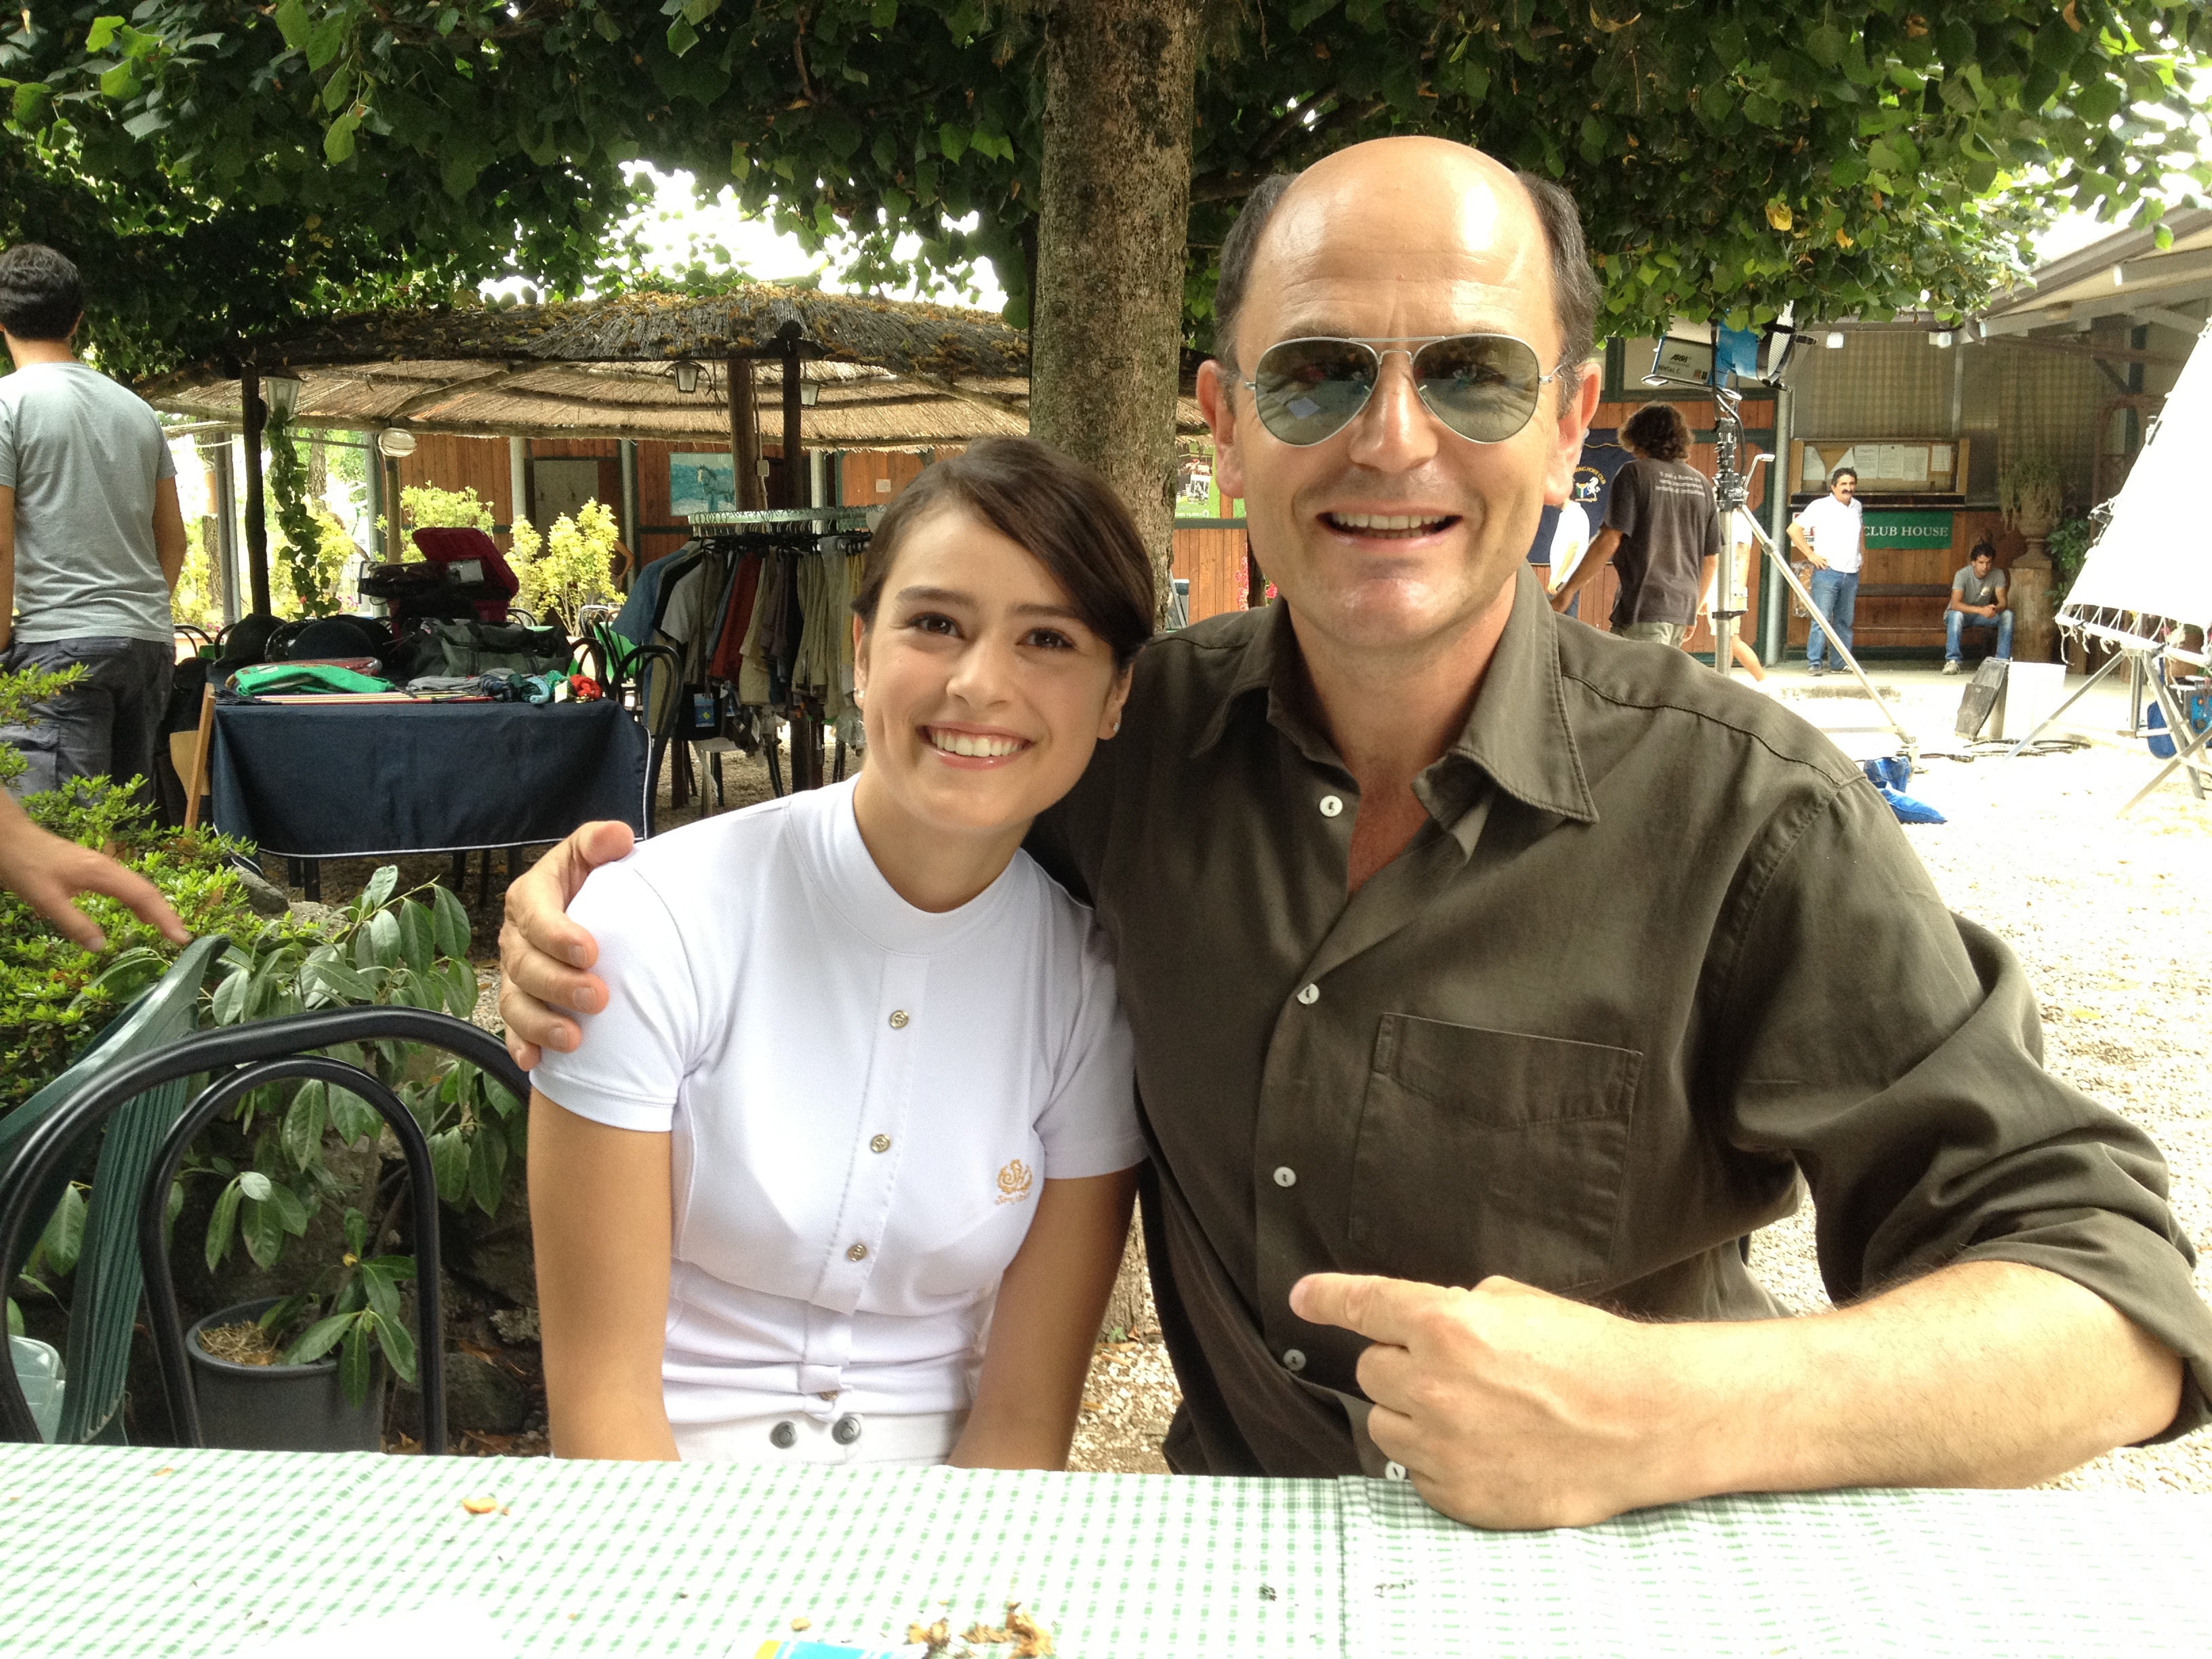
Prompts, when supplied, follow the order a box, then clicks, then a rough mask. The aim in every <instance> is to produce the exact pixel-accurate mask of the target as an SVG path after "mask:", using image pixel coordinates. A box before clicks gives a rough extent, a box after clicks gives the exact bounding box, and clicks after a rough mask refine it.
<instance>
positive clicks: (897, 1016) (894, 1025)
mask: <svg viewBox="0 0 2212 1659" xmlns="http://www.w3.org/2000/svg"><path fill="white" fill-rule="evenodd" d="M906 1028H907V1012H906V1010H905V1009H903V1008H894V1009H892V1010H891V1030H894V1031H903V1030H906Z"/></svg>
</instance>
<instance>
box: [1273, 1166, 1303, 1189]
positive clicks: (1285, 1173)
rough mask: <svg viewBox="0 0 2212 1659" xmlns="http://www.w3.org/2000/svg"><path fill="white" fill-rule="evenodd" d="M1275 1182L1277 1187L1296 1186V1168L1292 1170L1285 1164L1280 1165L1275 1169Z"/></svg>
mask: <svg viewBox="0 0 2212 1659" xmlns="http://www.w3.org/2000/svg"><path fill="white" fill-rule="evenodd" d="M1275 1184H1276V1185H1277V1186H1278V1187H1295V1186H1297V1184H1298V1172H1297V1170H1293V1169H1292V1168H1291V1166H1290V1165H1289V1164H1283V1165H1281V1166H1280V1167H1279V1168H1278V1169H1277V1170H1276V1171H1275Z"/></svg>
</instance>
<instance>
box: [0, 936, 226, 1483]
mask: <svg viewBox="0 0 2212 1659" xmlns="http://www.w3.org/2000/svg"><path fill="white" fill-rule="evenodd" d="M229 943H230V941H229V940H228V939H225V938H223V937H222V935H220V934H217V935H215V936H213V937H211V938H208V939H195V940H193V941H192V943H191V944H190V945H186V946H185V950H184V952H183V954H181V955H180V956H179V957H178V958H177V959H176V961H175V962H174V963H172V964H171V965H170V968H169V971H168V972H167V973H166V974H164V975H161V979H160V980H159V981H156V982H155V983H154V984H153V985H150V986H149V987H147V988H146V989H145V990H144V991H143V992H142V993H141V994H139V995H138V997H137V999H136V1000H133V1001H132V1003H131V1006H129V1007H127V1008H125V1010H124V1011H123V1012H121V1013H120V1014H118V1015H117V1016H116V1017H115V1018H113V1019H112V1020H111V1021H109V1022H108V1024H107V1028H106V1030H103V1031H102V1032H100V1035H99V1036H97V1037H95V1038H94V1039H93V1042H92V1046H91V1047H90V1048H87V1049H86V1050H85V1051H84V1053H83V1054H81V1055H79V1056H78V1057H77V1060H76V1063H75V1064H73V1065H72V1066H70V1068H69V1070H67V1071H66V1072H64V1073H62V1074H61V1075H60V1076H59V1077H58V1078H56V1079H54V1080H53V1081H52V1082H51V1083H49V1084H48V1085H46V1087H45V1088H43V1089H41V1090H40V1091H39V1092H38V1093H36V1094H35V1095H33V1096H32V1097H30V1098H29V1099H28V1100H27V1101H25V1102H24V1103H22V1104H21V1106H18V1107H17V1108H16V1109H15V1110H14V1111H12V1112H10V1113H9V1114H8V1115H7V1116H6V1117H4V1118H0V1186H4V1184H5V1183H6V1182H8V1181H9V1179H10V1177H11V1175H12V1172H13V1165H14V1163H15V1151H16V1148H17V1146H19V1144H20V1143H21V1140H22V1139H23V1137H24V1136H25V1135H26V1134H27V1133H29V1132H30V1131H31V1130H32V1129H33V1128H34V1127H37V1126H38V1125H39V1124H40V1122H42V1121H44V1120H45V1119H46V1116H47V1115H48V1114H49V1113H51V1112H52V1111H53V1110H54V1109H56V1108H57V1107H58V1106H60V1105H61V1104H62V1103H63V1102H64V1101H66V1100H67V1099H69V1098H70V1097H71V1096H72V1095H74V1094H75V1093H76V1091H79V1090H80V1089H82V1088H83V1087H84V1086H85V1085H87V1084H88V1083H90V1082H91V1081H93V1080H94V1079H95V1078H98V1077H100V1075H102V1074H103V1073H107V1072H112V1071H113V1070H115V1069H116V1068H117V1067H118V1066H123V1065H126V1064H128V1063H129V1062H130V1061H131V1060H137V1059H138V1058H139V1057H140V1056H141V1055H143V1054H151V1053H152V1052H154V1051H155V1049H157V1048H167V1047H168V1046H169V1045H170V1044H171V1043H173V1042H176V1041H177V1040H178V1039H179V1038H180V1037H182V1036H185V1035H186V1034H187V1033H189V1032H191V1030H193V1029H194V1027H195V1026H197V1024H198V1003H199V995H200V987H201V985H202V983H203V982H204V981H205V980H206V978H207V976H208V973H209V971H210V969H212V968H213V967H214V965H215V961H216V957H218V956H220V955H221V954H222V951H223V950H224V949H225V948H226V947H227V946H228V945H229ZM188 1082H189V1079H184V1078H179V1079H177V1080H176V1081H175V1082H173V1083H166V1084H163V1085H161V1087H159V1088H156V1089H149V1090H148V1091H146V1092H145V1093H144V1094H143V1095H140V1096H139V1097H137V1099H135V1100H133V1101H132V1102H131V1103H130V1104H129V1105H127V1106H125V1107H124V1108H123V1109H121V1110H120V1111H118V1112H117V1113H116V1114H115V1115H114V1117H113V1118H112V1119H111V1120H110V1121H109V1122H108V1125H107V1132H106V1139H104V1140H103V1141H102V1142H101V1143H100V1162H99V1164H98V1165H97V1167H96V1169H95V1170H94V1176H93V1182H92V1198H91V1200H90V1202H89V1203H88V1205H87V1206H86V1208H85V1217H84V1243H83V1247H82V1249H81V1250H80V1251H79V1252H78V1255H77V1260H76V1278H75V1279H74V1281H73V1285H74V1293H73V1294H72V1296H71V1297H70V1326H69V1346H68V1349H67V1351H66V1353H65V1355H64V1371H63V1374H64V1378H65V1381H64V1386H63V1394H62V1412H61V1423H60V1427H59V1428H58V1430H57V1431H56V1432H55V1435H54V1438H55V1440H56V1441H57V1442H61V1443H70V1444H88V1443H92V1442H94V1441H108V1442H111V1443H112V1442H119V1441H120V1440H121V1439H122V1431H123V1416H122V1408H123V1389H124V1383H125V1379H126V1377H127V1376H128V1374H129V1372H130V1369H131V1327H132V1326H133V1325H134V1324H136V1323H137V1318H138V1296H139V1291H141V1289H142V1288H143V1279H142V1278H141V1276H140V1271H139V1266H138V1231H137V1227H138V1194H139V1189H140V1188H142V1187H143V1185H144V1184H145V1182H146V1176H147V1172H148V1170H150V1169H152V1167H153V1164H154V1158H155V1154H156V1153H157V1152H159V1151H160V1150H161V1142H162V1139H163V1138H164V1137H165V1136H167V1133H169V1131H170V1129H171V1128H172V1127H173V1126H174V1125H175V1123H176V1121H177V1120H178V1119H179V1117H181V1116H182V1115H184V1110H185V1101H186V1098H187V1097H186V1093H185V1090H186V1085H187V1084H188ZM93 1133H98V1132H97V1131H96V1130H94V1132H93ZM90 1145H91V1135H90V1134H88V1136H87V1139H86V1145H85V1147H84V1148H82V1149H80V1152H79V1155H78V1156H77V1157H76V1158H72V1159H71V1160H70V1166H71V1167H78V1166H81V1165H82V1162H83V1158H82V1152H83V1151H86V1150H89V1148H90ZM68 1178H69V1176H68V1173H67V1171H66V1170H65V1171H64V1174H63V1175H61V1176H59V1177H58V1178H57V1179H56V1180H55V1181H54V1182H52V1183H50V1185H49V1188H48V1190H46V1191H44V1192H41V1193H40V1194H39V1196H38V1200H37V1206H36V1208H35V1210H34V1211H33V1216H32V1225H31V1227H30V1229H29V1230H28V1231H27V1233H26V1237H32V1238H35V1237H37V1236H38V1234H39V1233H40V1231H44V1230H45V1228H46V1222H47V1219H48V1218H50V1217H51V1216H52V1213H53V1209H54V1206H55V1205H57V1204H58V1203H59V1202H60V1201H61V1195H62V1189H63V1187H64V1185H65V1184H66V1182H67V1181H68Z"/></svg>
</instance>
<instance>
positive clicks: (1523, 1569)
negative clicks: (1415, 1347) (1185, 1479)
mask: <svg viewBox="0 0 2212 1659" xmlns="http://www.w3.org/2000/svg"><path fill="white" fill-rule="evenodd" d="M1341 1510H1342V1518H1343V1524H1344V1568H1345V1571H1344V1607H1345V1623H1346V1630H1347V1632H1353V1633H1355V1634H1356V1635H1357V1636H1358V1638H1360V1642H1359V1644H1358V1645H1348V1649H1347V1650H1348V1652H1350V1653H1352V1654H1356V1655H1357V1656H1358V1659H1455V1656H1459V1655H1468V1656H1474V1655H1477V1654H1480V1655H1485V1656H1488V1655H1495V1654H1558V1655H1562V1656H1565V1655H1577V1656H1586V1655H1595V1654H1633V1655H1650V1654H1681V1655H1685V1656H1687V1655H1697V1656H1700V1659H1735V1656H1743V1659H1750V1656H1754V1655H1757V1656H1766V1655H1776V1654H1790V1655H1798V1654H1818V1655H1838V1656H1845V1655H1848V1656H1854V1659H1858V1656H1872V1655H1886V1654H1896V1655H1899V1656H1905V1655H1911V1656H1914V1659H1919V1656H1926V1655H1935V1654H1946V1655H1948V1654H1972V1655H2000V1654H2001V1655H2003V1656H2006V1659H2027V1656H2037V1655H2049V1656H2054V1659H2055V1656H2060V1655H2063V1656H2069V1659H2076V1656H2087V1655H2103V1654H2109V1655H2115V1656H2118V1655H2126V1656H2131V1659H2132V1656H2146V1655H2160V1654H2176V1655H2179V1654H2188V1655H2191V1656H2196V1659H2203V1656H2207V1655H2212V1498H2201V1497H2188V1496H2184V1495H2180V1494H2174V1495H2172V1496H2147V1495H2137V1494H2135V1493H2096V1494H2091V1493H2085V1492H1822V1493H1814V1494H1807V1495H1802V1496H1768V1495H1753V1496H1745V1497H1737V1498H1707V1499H1705V1500H1703V1501H1701V1502H1699V1503H1693V1504H1672V1505H1670V1506H1668V1507H1667V1508H1665V1509H1658V1510H1639V1511H1638V1512H1636V1513H1634V1514H1632V1515H1625V1516H1620V1518H1618V1519H1617V1520H1613V1521H1610V1522H1607V1523H1606V1524H1604V1525H1602V1526H1597V1527H1589V1528H1583V1529H1580V1530H1577V1531H1571V1532H1567V1531H1561V1532H1532V1533H1500V1532H1480V1531H1478V1530H1476V1529H1475V1528H1471V1527H1463V1526H1461V1525H1459V1524H1458V1523H1457V1522H1453V1521H1448V1520H1446V1519H1445V1518H1444V1517H1443V1516H1440V1515H1438V1514H1437V1512H1436V1511H1435V1510H1431V1509H1430V1508H1429V1507H1428V1506H1427V1505H1426V1504H1424V1503H1422V1502H1421V1499H1420V1497H1419V1494H1418V1493H1417V1492H1414V1491H1413V1489H1412V1488H1411V1487H1409V1486H1402V1485H1395V1484H1386V1483H1385V1482H1383V1481H1379V1480H1353V1481H1346V1482H1344V1483H1343V1501H1342V1504H1341Z"/></svg>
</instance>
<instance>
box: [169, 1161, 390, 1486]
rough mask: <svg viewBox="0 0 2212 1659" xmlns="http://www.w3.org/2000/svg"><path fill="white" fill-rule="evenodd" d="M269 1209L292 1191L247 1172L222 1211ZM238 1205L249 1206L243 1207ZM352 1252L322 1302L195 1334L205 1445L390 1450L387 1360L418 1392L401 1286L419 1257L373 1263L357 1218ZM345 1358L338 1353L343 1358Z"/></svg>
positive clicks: (311, 1294)
mask: <svg viewBox="0 0 2212 1659" xmlns="http://www.w3.org/2000/svg"><path fill="white" fill-rule="evenodd" d="M257 1186H258V1187H259V1188H265V1189H266V1190H265V1191H264V1193H263V1194H262V1200H263V1201H267V1200H268V1198H269V1195H270V1194H273V1193H275V1192H277V1191H281V1190H283V1189H282V1188H276V1187H275V1186H274V1185H273V1184H272V1183H270V1182H269V1181H268V1178H267V1177H266V1176H261V1175H259V1174H258V1172H257V1171H254V1170H244V1171H241V1172H240V1175H239V1176H238V1177H237V1179H236V1180H235V1181H234V1182H233V1184H232V1185H231V1186H230V1187H229V1188H226V1189H225V1190H224V1194H223V1198H222V1200H220V1201H219V1205H218V1207H220V1206H221V1204H222V1203H233V1204H235V1203H243V1202H244V1201H246V1197H245V1196H244V1195H251V1194H252V1193H253V1192H254V1190H255V1189H256V1188H257ZM234 1195H240V1196H235V1197H234ZM345 1235H346V1244H347V1249H346V1253H345V1255H344V1256H343V1258H342V1259H341V1260H340V1261H339V1263H338V1264H337V1267H336V1268H335V1270H334V1271H333V1272H332V1273H331V1274H330V1275H328V1282H327V1283H326V1284H325V1285H322V1286H320V1287H319V1288H318V1289H317V1290H316V1291H295V1292H294V1293H293V1294H292V1295H290V1296H287V1297H263V1298H261V1299H260V1300H258V1301H254V1302H248V1303H244V1304H240V1305H238V1306H236V1307H231V1308H225V1309H223V1310H220V1311H219V1312H216V1313H212V1314H210V1315H209V1316H207V1317H206V1318H204V1319H203V1320H201V1321H200V1322H198V1323H197V1324H196V1325H194V1326H193V1327H192V1328H191V1331H190V1332H189V1333H187V1335H186V1339H185V1355H186V1356H187V1357H188V1358H190V1360H191V1366H192V1393H193V1396H194V1398H195V1400H196V1401H197V1403H198V1406H199V1415H200V1436H201V1438H202V1439H203V1440H204V1441H205V1442H206V1443H208V1444H209V1445H211V1446H233V1447H238V1448H240V1449H246V1450H250V1451H375V1450H377V1449H380V1445H381V1443H382V1437H383V1436H382V1430H383V1424H384V1389H385V1374H384V1372H383V1371H382V1370H380V1369H379V1368H378V1367H377V1365H376V1364H375V1357H376V1354H377V1353H378V1352H382V1354H383V1356H384V1358H385V1361H386V1364H388V1365H389V1366H390V1368H391V1370H392V1371H394V1372H397V1373H398V1376H399V1377H400V1379H401V1380H402V1381H403V1382H407V1383H412V1382H413V1381H415V1377H416V1365H417V1363H418V1356H417V1354H416V1347H415V1337H414V1334H413V1332H412V1330H411V1329H410V1327H409V1323H408V1321H407V1319H406V1317H405V1316H404V1313H403V1312H402V1310H401V1308H400V1304H399V1287H400V1285H403V1284H404V1283H405V1282H406V1281H407V1280H409V1279H412V1278H413V1277H414V1276H415V1262H414V1260H413V1258H411V1257H410V1256H404V1255H381V1256H370V1255H368V1217H366V1216H364V1215H363V1214H362V1212H360V1211H359V1210H352V1209H349V1210H348V1211H347V1212H346V1213H345ZM333 1350H335V1351H336V1352H332V1351H333Z"/></svg>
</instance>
